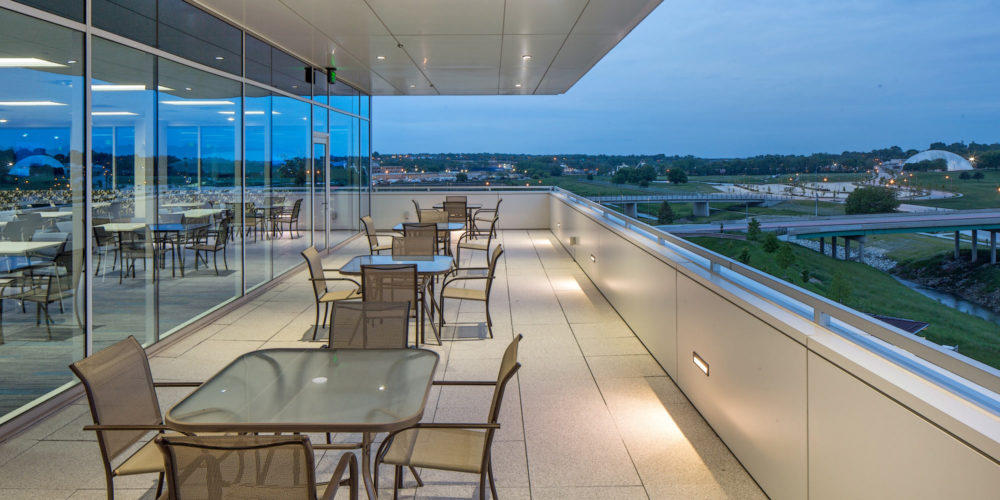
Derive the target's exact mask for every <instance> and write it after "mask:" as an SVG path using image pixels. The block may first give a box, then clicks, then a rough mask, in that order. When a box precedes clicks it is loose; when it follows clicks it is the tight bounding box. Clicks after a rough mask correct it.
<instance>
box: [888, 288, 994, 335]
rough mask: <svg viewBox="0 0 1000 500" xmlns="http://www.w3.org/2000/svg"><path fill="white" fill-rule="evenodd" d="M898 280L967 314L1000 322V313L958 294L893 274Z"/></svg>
mask: <svg viewBox="0 0 1000 500" xmlns="http://www.w3.org/2000/svg"><path fill="white" fill-rule="evenodd" d="M893 278H896V281H898V282H900V283H902V284H904V285H906V286H907V287H909V288H910V289H912V290H914V291H916V292H917V293H920V294H921V295H923V296H925V297H930V298H932V299H934V300H936V301H938V302H940V303H942V304H944V305H946V306H948V307H950V308H952V309H956V310H958V311H961V312H964V313H965V314H970V315H972V316H976V317H978V318H983V319H985V320H986V321H991V322H993V323H996V324H1000V314H998V313H995V312H993V311H991V310H989V309H987V308H985V307H983V306H981V305H978V304H973V303H972V302H969V301H967V300H964V299H962V298H961V297H959V296H957V295H953V294H951V293H948V292H942V291H940V290H935V289H933V288H927V287H926V286H923V285H921V284H919V283H914V282H912V281H908V280H904V279H902V278H899V277H896V276H893Z"/></svg>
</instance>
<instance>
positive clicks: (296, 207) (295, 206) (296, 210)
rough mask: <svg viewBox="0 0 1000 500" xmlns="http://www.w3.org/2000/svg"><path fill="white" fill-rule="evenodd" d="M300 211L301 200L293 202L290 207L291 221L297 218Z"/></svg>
mask: <svg viewBox="0 0 1000 500" xmlns="http://www.w3.org/2000/svg"><path fill="white" fill-rule="evenodd" d="M301 209H302V198H299V199H297V200H295V204H293V205H292V220H295V219H298V218H299V210H301Z"/></svg>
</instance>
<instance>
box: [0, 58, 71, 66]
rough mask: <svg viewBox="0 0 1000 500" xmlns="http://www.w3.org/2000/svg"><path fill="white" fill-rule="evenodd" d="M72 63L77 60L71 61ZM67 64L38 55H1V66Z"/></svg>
mask: <svg viewBox="0 0 1000 500" xmlns="http://www.w3.org/2000/svg"><path fill="white" fill-rule="evenodd" d="M69 62H70V64H72V63H75V62H76V61H69ZM64 66H66V65H65V64H59V63H54V62H52V61H46V60H45V59H38V58H37V57H0V68H60V67H64Z"/></svg>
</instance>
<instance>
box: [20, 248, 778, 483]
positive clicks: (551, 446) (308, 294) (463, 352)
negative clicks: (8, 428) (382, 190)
mask: <svg viewBox="0 0 1000 500" xmlns="http://www.w3.org/2000/svg"><path fill="white" fill-rule="evenodd" d="M501 240H502V242H503V244H504V247H505V249H506V254H505V256H504V257H505V258H504V259H503V260H502V261H501V264H500V266H499V268H498V275H499V280H498V282H497V283H496V284H495V288H494V290H493V302H492V304H491V305H492V311H493V318H494V333H495V335H496V338H495V339H493V340H481V339H471V340H470V339H469V338H470V337H479V336H482V335H484V332H485V330H484V327H483V324H482V322H483V312H482V304H478V303H472V302H463V303H461V304H460V305H459V303H457V302H449V303H448V307H447V309H446V318H451V319H457V320H458V322H459V326H457V327H446V328H445V332H444V335H445V337H459V338H461V340H455V341H450V342H445V343H444V345H443V346H442V347H436V346H432V347H430V348H431V349H434V350H436V351H437V352H439V353H440V355H441V362H440V365H439V367H438V370H439V373H438V378H444V379H466V380H468V379H480V380H482V379H485V380H488V379H491V378H495V377H496V370H497V367H498V365H499V361H500V360H499V357H500V355H501V353H502V352H503V349H504V348H505V347H506V345H507V344H508V343H509V342H510V340H511V338H512V336H513V335H514V334H515V333H522V334H524V341H523V342H522V343H521V349H520V361H521V363H522V365H523V367H522V369H521V370H520V372H519V374H518V375H517V377H516V378H515V379H514V380H513V381H512V382H511V385H510V386H509V387H508V391H507V396H506V399H505V401H504V405H503V410H502V418H501V425H502V428H501V430H500V431H499V433H498V437H497V440H496V442H495V443H494V445H493V457H494V470H495V472H496V475H497V484H498V487H499V493H500V496H501V497H502V498H505V499H518V498H534V499H563V498H565V499H610V498H614V499H618V498H622V499H633V498H634V499H645V498H651V499H673V498H678V499H681V498H683V499H690V498H739V499H744V498H749V499H753V498H765V496H764V494H763V493H762V492H761V490H760V489H759V488H758V487H757V485H756V484H755V483H754V482H753V480H752V479H751V478H750V476H749V475H748V474H747V473H746V471H745V470H744V469H743V467H742V466H741V465H740V464H739V463H738V462H737V461H736V459H735V458H734V457H733V455H732V454H731V453H730V452H729V450H728V449H727V448H726V447H725V446H724V445H723V444H722V442H721V441H720V440H719V438H718V437H717V436H716V435H715V433H714V432H713V431H712V429H711V428H710V427H708V425H707V424H706V423H705V422H704V420H703V419H702V418H701V416H700V415H699V414H698V413H697V412H696V411H695V410H694V408H693V407H692V406H691V404H690V403H689V402H688V401H687V399H686V398H685V397H684V395H683V394H681V392H680V391H679V390H678V389H677V387H676V386H675V385H674V383H673V382H672V381H671V380H670V379H669V378H668V377H667V376H666V374H665V373H664V372H663V370H662V369H661V368H660V367H659V365H657V363H656V362H655V361H654V360H653V358H652V357H651V356H650V355H649V353H648V352H647V351H646V350H645V348H644V347H643V346H642V344H641V343H640V342H639V341H638V340H637V339H636V337H635V336H634V335H633V334H632V332H631V331H630V330H629V328H628V327H627V326H626V325H625V323H624V322H623V321H622V320H621V318H619V316H618V315H617V314H616V313H615V311H614V310H613V309H612V308H611V306H610V305H609V304H608V303H607V302H606V301H605V300H604V298H603V297H602V296H601V295H600V293H599V292H598V291H597V289H596V288H595V287H594V286H593V284H591V283H590V281H589V280H588V279H587V278H586V276H585V275H584V274H583V272H582V271H581V270H580V268H579V267H577V265H576V264H575V263H574V262H573V261H572V260H571V259H570V258H569V256H568V255H567V254H566V253H565V252H564V251H563V249H562V248H561V247H560V246H559V244H558V243H557V242H556V241H555V239H554V238H553V237H552V235H551V233H549V232H548V231H514V230H510V231H503V232H502V233H501ZM358 253H367V246H366V243H365V242H363V241H362V240H356V242H355V243H352V245H351V246H350V247H349V248H348V249H346V250H344V251H342V252H340V253H338V254H337V255H332V256H329V257H327V258H326V259H325V261H324V264H325V267H335V266H337V265H339V264H341V263H343V262H344V261H346V260H347V258H349V257H350V256H352V255H355V254H358ZM467 257H468V256H465V255H463V259H466V258H467ZM472 258H474V259H477V262H481V261H479V260H478V259H482V258H483V257H481V254H479V255H475V256H472ZM477 265H479V264H477ZM313 314H314V306H313V298H312V291H311V290H310V288H309V284H308V282H307V281H306V279H305V272H304V271H303V272H300V273H296V274H295V275H294V276H291V277H290V278H288V279H286V280H285V281H284V282H282V283H280V284H279V285H278V286H277V287H275V288H274V289H272V290H270V291H268V292H267V293H266V294H264V295H263V296H261V297H260V298H258V299H257V300H255V301H253V302H252V303H250V304H248V305H246V306H244V307H241V308H240V309H238V310H236V311H233V312H232V313H230V314H228V315H227V316H225V317H223V318H222V319H220V320H218V321H216V322H214V323H213V324H211V325H209V326H207V327H205V328H203V329H202V330H200V331H198V332H196V333H194V334H192V335H189V336H188V337H187V338H184V339H182V340H181V341H179V342H178V343H176V344H174V345H172V346H170V347H169V348H168V349H166V350H164V351H161V352H159V353H158V354H157V355H156V356H155V357H153V359H152V360H151V365H152V368H153V374H154V376H155V377H156V378H157V379H158V380H204V379H205V378H207V377H208V376H210V375H212V374H213V373H215V372H216V371H218V370H219V369H220V368H221V367H223V366H224V365H225V364H226V363H228V362H229V361H231V360H232V359H233V358H235V357H236V356H237V355H239V354H242V353H244V352H247V351H251V350H255V349H260V348H270V347H301V346H304V345H312V344H309V343H307V342H304V341H303V340H302V339H303V338H305V337H307V336H311V334H312V324H313ZM315 345H318V344H315ZM183 394H184V391H183V390H174V389H170V390H161V391H160V399H161V404H162V406H163V408H164V409H166V408H168V407H169V406H170V405H172V404H173V403H174V402H175V401H177V400H178V399H179V398H180V397H181V396H182V395H183ZM489 396H490V392H489V389H483V388H454V387H451V388H449V387H446V388H444V389H443V390H442V389H441V388H439V387H435V388H434V389H433V392H432V393H431V398H430V400H429V402H428V408H427V411H426V413H425V418H426V419H427V420H435V421H442V422H444V421H473V420H481V419H483V418H485V414H486V411H487V409H488V406H489ZM88 423H90V415H89V411H88V409H87V406H86V402H85V401H84V400H80V401H77V402H76V404H74V405H72V406H70V407H68V408H66V409H64V410H62V411H61V412H59V413H58V414H56V415H54V416H52V417H50V418H48V419H46V420H44V421H41V422H39V423H38V424H37V425H35V426H34V427H33V428H32V429H30V430H29V431H27V432H25V433H23V434H22V435H20V436H18V437H16V438H14V439H12V440H10V441H8V442H6V443H3V444H2V445H0V498H4V499H19V498H73V499H78V498H104V497H105V491H104V474H103V469H102V468H101V465H100V458H99V457H100V455H99V451H98V448H97V445H96V443H95V442H94V436H93V435H92V434H90V433H86V432H84V431H82V430H81V428H82V427H83V426H84V425H86V424H88ZM339 439H342V440H351V439H352V436H339ZM320 454H321V455H322V456H319V468H320V472H319V473H318V476H317V477H318V478H320V479H321V480H323V478H324V476H325V477H328V475H329V473H330V472H332V469H333V466H334V464H335V459H336V457H337V455H336V452H332V451H330V452H325V454H324V453H323V452H320ZM386 474H391V468H383V477H385V475H386ZM422 477H423V479H424V482H425V484H426V486H425V487H422V488H412V486H413V485H414V482H413V481H412V479H411V478H410V477H409V475H407V482H406V485H407V486H409V488H407V489H406V490H405V495H403V498H420V499H423V498H473V497H475V498H478V489H477V485H476V483H477V481H478V477H477V476H474V475H470V474H461V473H447V472H437V471H426V472H424V473H423V474H422ZM154 483H155V476H153V475H149V476H135V477H125V478H119V479H118V480H116V484H117V485H118V488H117V491H116V495H117V498H152V497H153V491H152V490H151V488H152V487H153V485H154ZM389 483H390V481H388V480H386V479H383V480H382V484H383V486H386V485H387V484H389ZM383 493H389V495H388V497H389V498H391V492H389V491H387V490H383ZM383 496H385V495H383Z"/></svg>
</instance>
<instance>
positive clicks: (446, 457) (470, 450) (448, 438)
mask: <svg viewBox="0 0 1000 500" xmlns="http://www.w3.org/2000/svg"><path fill="white" fill-rule="evenodd" d="M485 449H486V431H482V430H472V429H407V430H405V431H402V432H400V433H399V434H396V435H395V437H394V438H393V441H392V445H391V446H390V447H389V451H388V452H387V453H386V454H385V457H384V458H383V459H382V462H383V463H386V464H390V465H409V466H412V467H429V468H432V469H440V470H450V471H455V472H471V473H474V474H478V473H480V472H481V470H482V465H483V452H484V451H485Z"/></svg>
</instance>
